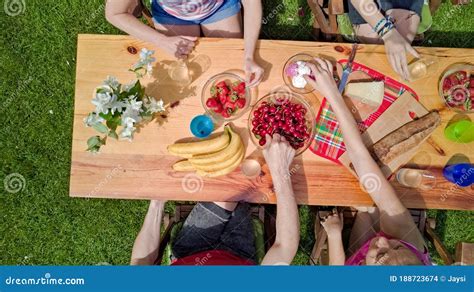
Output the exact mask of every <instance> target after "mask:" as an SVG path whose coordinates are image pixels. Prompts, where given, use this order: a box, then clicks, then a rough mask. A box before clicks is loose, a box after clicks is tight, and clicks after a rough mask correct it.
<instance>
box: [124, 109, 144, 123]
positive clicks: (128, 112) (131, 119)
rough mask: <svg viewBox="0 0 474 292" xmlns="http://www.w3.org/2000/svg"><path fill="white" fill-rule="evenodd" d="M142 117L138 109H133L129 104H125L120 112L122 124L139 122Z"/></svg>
mask: <svg viewBox="0 0 474 292" xmlns="http://www.w3.org/2000/svg"><path fill="white" fill-rule="evenodd" d="M141 120H142V117H141V116H140V111H138V110H134V109H133V108H132V107H131V106H127V108H126V109H125V111H124V112H123V113H122V126H124V127H125V126H130V125H132V123H139V122H141Z"/></svg>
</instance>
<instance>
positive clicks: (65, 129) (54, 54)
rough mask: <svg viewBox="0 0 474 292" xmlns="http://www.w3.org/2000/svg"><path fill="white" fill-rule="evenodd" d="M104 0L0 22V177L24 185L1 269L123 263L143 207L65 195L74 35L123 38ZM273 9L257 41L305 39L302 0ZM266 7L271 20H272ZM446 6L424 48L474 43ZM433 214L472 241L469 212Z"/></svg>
mask: <svg viewBox="0 0 474 292" xmlns="http://www.w3.org/2000/svg"><path fill="white" fill-rule="evenodd" d="M103 2H104V1H102V0H94V1H92V0H91V1H79V0H76V1H67V2H66V1H53V0H28V1H26V9H25V11H24V12H23V13H22V14H20V15H18V16H7V15H2V17H1V20H0V31H1V32H0V33H1V39H2V42H1V47H0V68H1V72H2V78H1V79H0V92H1V99H0V125H2V127H1V128H0V149H1V153H0V157H1V159H0V163H1V168H0V179H1V182H3V180H4V178H5V177H6V176H7V175H9V174H12V173H18V174H21V175H22V176H23V177H24V179H25V183H26V184H25V186H24V189H23V190H22V191H20V192H18V193H8V192H6V190H5V189H4V188H3V187H0V216H1V217H2V223H1V224H0V234H1V237H0V253H1V257H0V264H10V265H46V264H48V265H55V264H56V265H59V264H64V265H79V264H81V265H95V264H99V263H110V264H127V263H128V262H129V257H130V251H131V248H132V244H133V241H134V238H135V236H136V234H137V232H138V230H139V228H140V225H141V223H142V220H143V216H144V214H145V212H146V207H147V204H148V203H147V202H146V201H124V200H99V199H73V198H70V197H69V196H68V187H69V174H70V149H71V139H72V138H71V131H72V117H73V101H74V100H73V96H74V80H75V76H74V72H75V66H76V60H75V56H76V40H77V34H78V33H96V34H100V33H104V34H120V33H121V32H120V31H118V30H117V29H115V28H114V27H112V26H111V25H110V24H108V23H107V22H106V21H105V19H104V17H103V9H104V8H103ZM278 3H280V1H276V0H273V1H265V13H264V16H265V17H267V18H266V20H267V25H265V26H264V28H263V30H262V38H267V39H299V40H310V39H311V35H310V33H309V32H310V29H311V15H310V13H309V9H308V8H307V7H306V4H305V3H306V1H303V0H299V1H296V0H293V1H284V2H283V3H284V4H283V5H280V6H279V5H278ZM300 6H301V7H303V9H304V11H305V14H304V16H302V17H300V16H299V15H298V8H299V7H300ZM274 9H275V10H276V11H277V12H278V14H277V15H276V16H274V17H270V16H269V15H271V12H272V10H274ZM453 9H454V8H452V6H451V5H450V4H443V6H442V7H441V9H440V12H439V14H438V15H436V16H435V24H434V26H433V30H432V32H430V33H429V34H427V40H426V41H425V44H424V45H427V46H429V45H432V46H446V47H466V48H472V47H474V46H473V45H474V38H473V33H474V22H472V21H470V20H469V19H471V18H470V16H472V15H473V14H474V5H473V4H471V5H469V6H467V7H464V8H462V9H455V10H453ZM453 11H454V12H453ZM1 13H3V11H2V12H1ZM448 16H449V17H448ZM168 207H169V208H170V209H172V204H170V205H169V206H168ZM432 213H433V216H436V217H437V219H438V221H439V224H438V227H439V228H438V230H437V231H439V232H440V235H441V236H442V239H443V240H444V242H445V243H446V245H447V246H448V248H449V249H450V250H451V251H453V248H454V245H455V243H456V242H457V241H459V240H469V241H472V240H473V228H472V222H473V213H472V212H460V211H432ZM300 217H301V226H302V227H301V228H302V240H301V251H300V252H299V253H298V256H297V258H296V259H295V261H294V263H295V264H307V263H308V253H309V252H310V251H311V246H312V244H313V234H312V230H313V228H312V221H313V219H312V216H311V213H310V212H309V208H308V207H302V208H301V210H300Z"/></svg>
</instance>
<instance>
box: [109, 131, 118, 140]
mask: <svg viewBox="0 0 474 292" xmlns="http://www.w3.org/2000/svg"><path fill="white" fill-rule="evenodd" d="M108 136H109V137H112V138H114V139H116V140H118V135H117V132H115V131H110V132H109V134H108Z"/></svg>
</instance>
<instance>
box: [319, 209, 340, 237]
mask: <svg viewBox="0 0 474 292" xmlns="http://www.w3.org/2000/svg"><path fill="white" fill-rule="evenodd" d="M321 225H322V226H323V227H324V230H326V233H327V234H328V236H333V235H338V234H341V232H342V227H343V226H344V224H343V213H342V212H341V213H339V214H338V213H337V212H335V213H332V214H329V215H328V216H326V217H325V218H324V219H323V221H321Z"/></svg>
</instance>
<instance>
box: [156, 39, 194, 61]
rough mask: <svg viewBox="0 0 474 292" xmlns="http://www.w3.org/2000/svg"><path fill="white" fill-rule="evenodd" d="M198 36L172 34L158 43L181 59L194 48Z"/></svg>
mask: <svg viewBox="0 0 474 292" xmlns="http://www.w3.org/2000/svg"><path fill="white" fill-rule="evenodd" d="M196 41H197V37H188V36H170V37H167V39H166V42H163V43H160V44H158V46H159V47H161V48H162V49H163V50H164V51H166V52H167V53H168V54H170V55H172V56H175V57H176V58H179V59H185V58H187V57H188V55H189V54H190V53H191V52H192V51H193V50H194V46H195V45H196Z"/></svg>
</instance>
